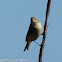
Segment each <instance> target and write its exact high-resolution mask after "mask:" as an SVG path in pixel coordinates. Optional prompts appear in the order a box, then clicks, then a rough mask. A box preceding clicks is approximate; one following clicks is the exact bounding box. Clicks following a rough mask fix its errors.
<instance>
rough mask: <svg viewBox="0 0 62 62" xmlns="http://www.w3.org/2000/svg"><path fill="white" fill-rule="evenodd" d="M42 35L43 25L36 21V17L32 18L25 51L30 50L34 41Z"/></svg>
mask: <svg viewBox="0 0 62 62" xmlns="http://www.w3.org/2000/svg"><path fill="white" fill-rule="evenodd" d="M41 34H42V24H41V23H40V22H39V21H38V19H36V17H32V18H31V24H30V27H29V30H28V32H27V35H26V41H27V44H26V46H25V49H24V51H25V50H26V49H27V50H28V49H29V45H30V43H31V42H32V41H34V40H36V39H37V38H38V37H39V36H40V35H41Z"/></svg>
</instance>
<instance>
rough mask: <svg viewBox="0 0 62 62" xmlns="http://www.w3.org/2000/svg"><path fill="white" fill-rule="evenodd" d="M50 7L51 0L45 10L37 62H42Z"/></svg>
mask: <svg viewBox="0 0 62 62" xmlns="http://www.w3.org/2000/svg"><path fill="white" fill-rule="evenodd" d="M50 6H51V0H48V3H47V10H46V20H45V25H44V32H43V40H42V43H41V47H40V53H39V62H42V57H43V52H44V45H45V39H46V33H47V25H48V17H49V12H50Z"/></svg>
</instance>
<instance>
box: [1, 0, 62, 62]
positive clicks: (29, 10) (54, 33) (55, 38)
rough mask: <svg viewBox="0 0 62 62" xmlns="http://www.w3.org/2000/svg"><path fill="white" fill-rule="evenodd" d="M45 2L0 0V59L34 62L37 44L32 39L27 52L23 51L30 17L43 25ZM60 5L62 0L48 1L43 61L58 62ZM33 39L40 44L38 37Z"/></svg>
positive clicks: (61, 52) (61, 42) (61, 49)
mask: <svg viewBox="0 0 62 62" xmlns="http://www.w3.org/2000/svg"><path fill="white" fill-rule="evenodd" d="M46 5H47V0H0V59H27V61H25V62H38V57H39V49H40V46H38V45H37V44H35V43H34V42H32V43H31V45H30V48H29V50H28V51H25V52H24V51H23V50H24V47H25V44H26V43H25V38H26V33H27V31H28V28H29V25H30V18H31V17H33V16H35V17H36V18H37V19H38V20H39V21H40V22H41V23H42V25H43V26H44V22H45V14H46ZM61 6H62V1H60V0H52V3H51V9H50V15H49V20H48V30H47V37H46V43H45V48H44V55H43V62H62V39H61V38H62V28H61V27H62V21H61V20H62V8H61ZM36 42H38V43H39V44H41V42H42V36H40V37H39V38H38V39H37V40H36ZM5 62H6V61H5ZM12 62H14V61H12Z"/></svg>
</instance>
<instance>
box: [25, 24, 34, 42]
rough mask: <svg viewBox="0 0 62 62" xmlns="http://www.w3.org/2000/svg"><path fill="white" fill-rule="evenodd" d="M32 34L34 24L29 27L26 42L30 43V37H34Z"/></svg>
mask: <svg viewBox="0 0 62 62" xmlns="http://www.w3.org/2000/svg"><path fill="white" fill-rule="evenodd" d="M32 33H33V27H32V24H30V27H29V29H28V32H27V35H26V41H28V37H29V36H30V35H32Z"/></svg>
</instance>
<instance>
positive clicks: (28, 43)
mask: <svg viewBox="0 0 62 62" xmlns="http://www.w3.org/2000/svg"><path fill="white" fill-rule="evenodd" d="M30 43H31V42H27V44H26V46H25V48H24V51H25V50H26V49H27V50H29V45H30Z"/></svg>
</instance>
